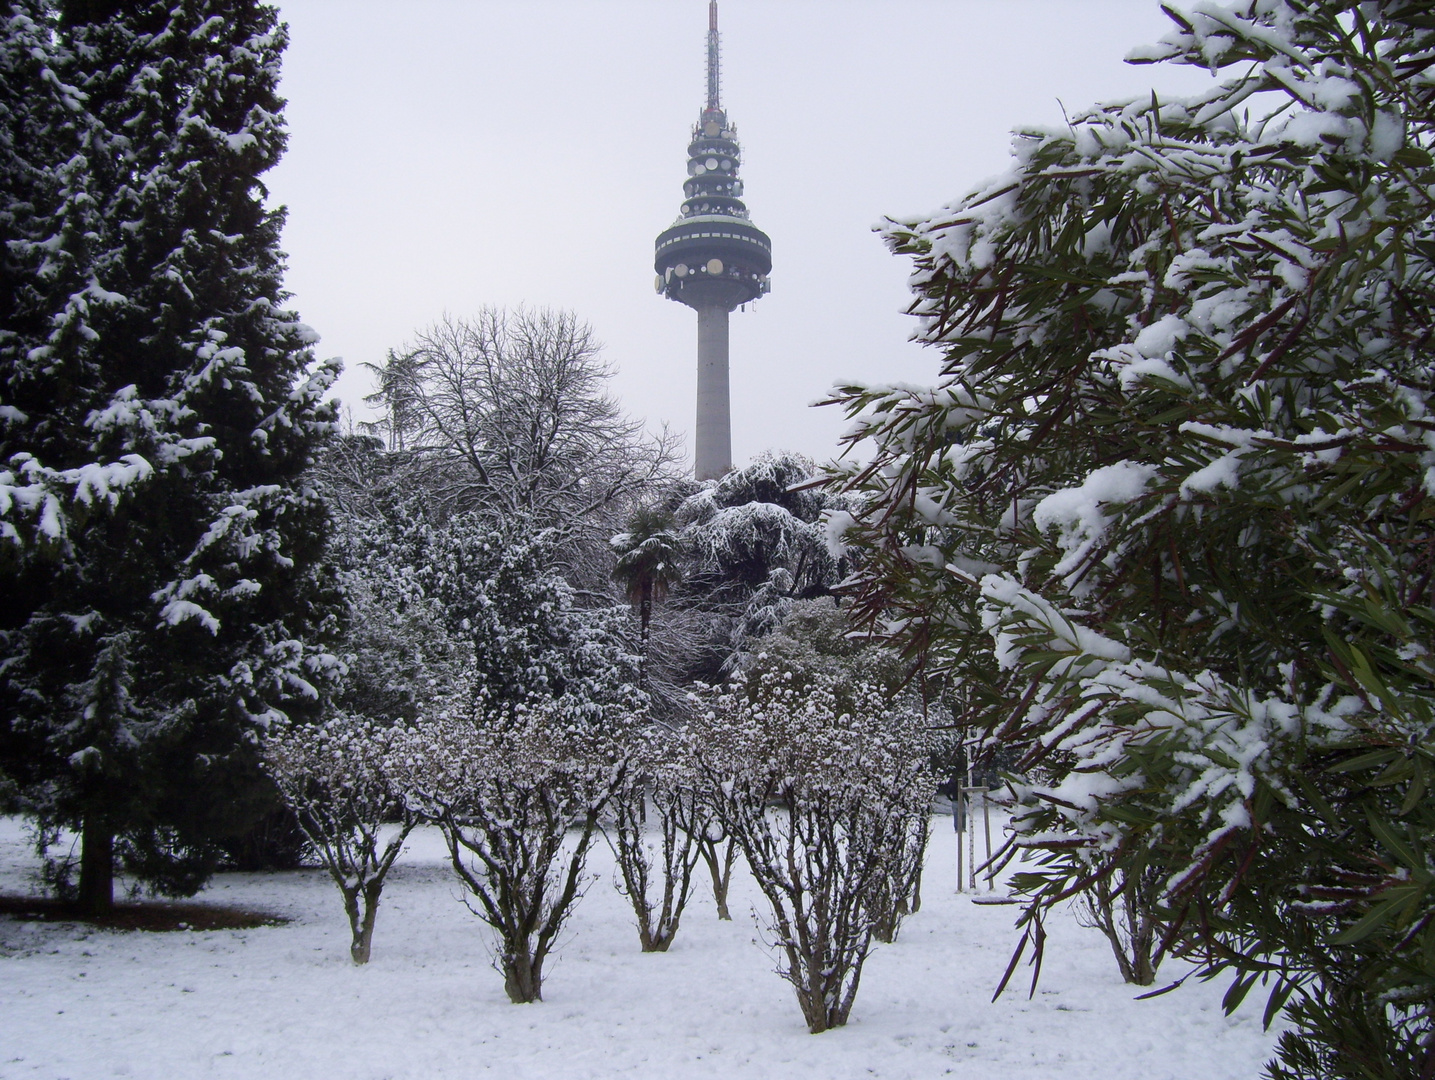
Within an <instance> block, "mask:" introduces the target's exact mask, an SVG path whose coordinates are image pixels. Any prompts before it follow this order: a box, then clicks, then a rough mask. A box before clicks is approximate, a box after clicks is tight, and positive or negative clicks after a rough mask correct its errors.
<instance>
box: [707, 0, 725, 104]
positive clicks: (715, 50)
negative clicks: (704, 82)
mask: <svg viewBox="0 0 1435 1080" xmlns="http://www.w3.org/2000/svg"><path fill="white" fill-rule="evenodd" d="M721 81H722V46H721V43H720V38H719V37H718V28H717V0H708V108H709V109H721V108H722V102H721V100H720V91H721Z"/></svg>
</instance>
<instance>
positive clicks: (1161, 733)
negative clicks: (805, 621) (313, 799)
mask: <svg viewBox="0 0 1435 1080" xmlns="http://www.w3.org/2000/svg"><path fill="white" fill-rule="evenodd" d="M1172 18H1173V19H1174V20H1175V21H1176V24H1177V29H1176V30H1175V31H1174V32H1173V33H1172V34H1171V35H1170V36H1169V37H1168V38H1167V39H1166V41H1165V43H1163V44H1162V45H1160V46H1158V47H1157V48H1156V49H1154V50H1151V51H1149V52H1148V54H1147V58H1148V59H1151V60H1174V61H1176V62H1181V63H1189V64H1193V65H1198V66H1201V67H1209V68H1218V69H1222V73H1223V74H1224V75H1225V76H1226V81H1225V82H1224V83H1222V84H1219V85H1217V84H1213V86H1212V89H1211V90H1210V92H1209V93H1207V94H1205V95H1203V96H1202V97H1200V98H1199V99H1191V100H1187V101H1182V102H1159V101H1157V100H1156V99H1154V98H1151V99H1147V100H1136V101H1133V102H1129V103H1121V104H1117V105H1113V106H1110V107H1106V108H1101V109H1096V110H1093V111H1091V112H1089V113H1087V114H1084V115H1081V116H1078V117H1076V118H1075V119H1074V121H1073V125H1072V127H1071V128H1070V130H1063V131H1060V132H1031V133H1028V134H1026V135H1025V136H1024V137H1023V138H1022V139H1021V140H1020V146H1019V148H1018V153H1017V160H1016V162H1015V165H1014V168H1013V170H1012V172H1011V173H1010V174H1009V175H1008V176H1006V177H1004V178H1003V179H1002V180H1000V181H999V182H997V183H995V184H993V185H991V186H990V187H988V188H985V189H983V190H981V191H979V192H977V193H974V194H973V195H971V196H969V197H968V198H967V199H966V200H964V201H963V202H962V203H960V204H958V205H955V206H953V207H951V208H950V209H949V210H947V211H944V212H943V213H941V214H940V215H938V216H936V217H934V218H933V219H931V220H929V221H925V222H912V223H904V224H897V223H894V224H893V225H892V227H891V229H890V230H889V237H890V241H891V243H892V245H893V247H894V248H895V249H896V250H898V251H901V252H903V253H906V254H910V255H911V256H912V257H913V258H914V259H915V261H916V265H917V274H916V276H915V277H914V286H915V289H916V292H917V300H916V302H915V303H914V308H913V310H914V312H915V313H916V314H918V315H920V316H921V317H922V319H923V330H922V335H923V337H924V339H925V340H927V341H928V342H929V343H931V344H932V345H934V346H936V347H938V348H940V349H941V350H942V352H943V354H944V360H943V369H942V383H941V385H940V386H938V387H935V388H932V389H915V388H890V387H878V388H870V389H869V388H864V387H855V386H854V387H846V388H843V389H842V390H841V391H840V392H839V399H840V400H842V401H843V402H844V403H845V404H846V405H847V407H848V408H849V410H850V411H851V412H852V413H854V414H861V415H862V417H863V420H862V422H861V423H860V424H859V425H858V426H857V427H856V428H855V429H854V434H853V437H852V442H853V443H854V445H855V444H856V443H858V442H859V441H861V440H863V439H866V438H869V437H870V438H872V439H874V440H875V443H876V446H877V452H876V455H875V457H874V458H873V459H872V460H871V461H870V462H861V463H854V464H853V465H852V466H851V467H850V468H847V469H845V470H843V471H840V472H838V473H837V474H836V475H835V476H834V480H835V481H837V482H838V483H839V484H841V485H842V486H843V487H844V488H846V489H847V490H849V491H851V492H853V493H855V494H856V495H857V496H859V497H860V498H862V499H864V500H865V503H864V504H861V505H860V506H859V507H858V509H857V510H856V511H854V519H853V521H852V522H851V523H850V527H849V528H848V529H847V530H846V535H845V539H846V541H847V542H849V543H852V544H854V545H856V546H857V547H859V549H860V551H861V553H862V557H863V560H864V561H863V563H862V567H861V571H860V574H861V577H862V587H861V598H860V608H861V612H862V614H864V615H865V616H866V617H867V618H868V619H870V620H872V621H873V622H874V623H875V624H876V625H877V626H879V627H884V626H885V628H886V629H887V630H888V631H889V632H891V633H892V634H893V636H894V637H896V638H898V639H899V640H901V641H902V642H903V644H904V645H906V646H907V647H908V648H910V649H911V650H913V651H914V652H915V653H918V654H922V655H925V656H926V657H927V658H928V660H929V662H930V663H931V664H932V665H933V667H934V668H935V669H936V670H939V671H941V672H943V673H945V674H947V675H948V676H949V677H950V678H951V681H952V686H953V691H952V694H953V696H954V697H953V699H954V703H955V704H956V705H957V707H958V710H959V712H960V714H961V715H962V716H963V718H964V719H965V720H966V721H967V722H968V723H970V724H972V725H975V726H978V727H980V728H982V729H984V730H985V731H987V732H988V733H990V734H991V735H993V736H994V737H998V738H1001V739H1003V740H1005V741H1006V742H1007V743H1008V744H1010V745H1012V746H1014V747H1017V748H1019V749H1020V750H1021V751H1022V753H1023V758H1022V760H1021V761H1019V762H1018V763H1017V767H1016V772H1017V773H1018V775H1017V776H1014V777H1013V790H1014V791H1015V792H1016V795H1017V798H1018V800H1019V813H1018V818H1017V824H1018V829H1019V835H1018V840H1017V842H1018V844H1020V845H1024V846H1027V847H1029V848H1033V849H1036V850H1037V851H1039V852H1041V861H1040V863H1039V865H1038V867H1037V868H1036V869H1033V870H1030V871H1028V872H1027V873H1025V874H1023V875H1020V876H1019V877H1018V878H1017V884H1018V887H1019V888H1020V889H1021V890H1022V891H1023V892H1025V893H1026V895H1027V899H1028V901H1029V907H1028V909H1027V919H1026V932H1027V935H1028V937H1027V941H1034V942H1035V943H1036V945H1037V949H1038V951H1039V949H1040V944H1041V941H1042V935H1041V932H1040V920H1041V917H1042V914H1043V912H1044V911H1045V910H1047V909H1048V908H1049V907H1050V906H1051V905H1053V904H1056V903H1058V902H1060V901H1062V900H1064V899H1066V898H1068V897H1070V896H1072V895H1075V894H1077V893H1080V892H1082V891H1084V890H1096V889H1098V888H1099V887H1100V884H1101V883H1102V882H1105V881H1111V882H1113V883H1119V882H1120V881H1121V880H1122V875H1124V877H1125V880H1128V881H1129V880H1146V879H1147V878H1148V876H1153V875H1154V877H1155V878H1156V879H1157V880H1159V881H1161V882H1162V888H1161V891H1160V895H1159V897H1158V898H1157V900H1156V901H1155V908H1156V910H1157V913H1158V915H1159V916H1160V918H1161V920H1162V924H1163V925H1162V928H1161V930H1162V935H1163V939H1164V942H1165V943H1166V944H1167V945H1168V946H1170V947H1172V948H1175V949H1177V950H1178V951H1181V952H1184V953H1186V954H1187V955H1189V956H1191V957H1193V958H1195V959H1197V960H1198V961H1200V962H1201V963H1202V964H1203V965H1204V973H1205V974H1207V975H1210V976H1214V975H1217V974H1225V975H1228V976H1230V977H1232V978H1233V980H1234V981H1233V982H1232V984H1231V989H1230V993H1229V994H1228V996H1227V1003H1228V1005H1229V1006H1231V1007H1234V1006H1235V1005H1236V1004H1238V1003H1239V1002H1240V1001H1241V1000H1242V998H1243V997H1245V996H1246V995H1247V993H1248V992H1250V991H1252V990H1253V989H1257V988H1259V991H1260V992H1262V993H1264V994H1266V995H1267V1003H1268V1007H1267V1018H1268V1019H1271V1018H1273V1017H1274V1016H1276V1015H1278V1014H1279V1013H1280V1011H1281V1010H1282V1008H1285V1009H1286V1013H1287V1016H1288V1018H1289V1019H1290V1020H1291V1021H1293V1024H1294V1026H1293V1028H1292V1029H1291V1030H1290V1031H1289V1032H1288V1033H1287V1034H1286V1035H1285V1036H1284V1037H1283V1039H1282V1041H1281V1047H1280V1059H1279V1060H1278V1061H1277V1062H1274V1063H1272V1065H1271V1071H1272V1075H1274V1076H1279V1077H1296V1076H1299V1077H1311V1078H1317V1077H1318V1078H1322V1080H1325V1078H1330V1080H1335V1078H1340V1080H1346V1078H1352V1080H1353V1078H1357V1077H1358V1078H1361V1080H1372V1078H1378V1080H1387V1078H1389V1080H1395V1078H1411V1080H1413V1078H1415V1077H1429V1076H1431V1075H1435V1017H1432V1008H1435V921H1432V920H1435V887H1432V886H1435V820H1432V817H1431V811H1430V810H1429V808H1428V807H1429V804H1430V799H1429V796H1428V788H1427V781H1428V778H1429V776H1430V770H1431V759H1432V754H1435V712H1432V708H1435V691H1432V683H1435V678H1432V676H1435V633H1432V631H1435V614H1432V609H1435V603H1432V599H1435V594H1432V581H1435V575H1432V570H1435V532H1432V529H1431V522H1432V520H1435V481H1432V474H1431V472H1430V471H1429V470H1430V467H1431V463H1432V460H1435V459H1432V457H1431V450H1430V447H1431V442H1430V439H1431V433H1432V431H1435V423H1432V416H1435V410H1432V404H1435V402H1432V390H1431V387H1432V385H1435V367H1432V360H1431V352H1430V347H1429V344H1430V328H1431V326H1432V325H1435V233H1432V224H1431V223H1432V220H1435V219H1432V216H1431V212H1430V211H1431V202H1430V196H1429V192H1430V190H1431V188H1432V184H1435V166H1432V158H1431V149H1432V147H1435V111H1432V105H1435V95H1432V94H1431V92H1430V85H1429V80H1428V71H1429V62H1428V56H1429V55H1430V51H1431V49H1432V48H1435V24H1432V23H1431V20H1430V16H1429V12H1428V5H1423V4H1414V3H1406V2H1390V3H1378V4H1354V3H1336V2H1294V0H1287V2H1275V3H1235V4H1230V5H1228V6H1226V7H1225V8H1224V9H1222V10H1221V11H1220V12H1217V11H1216V10H1215V9H1214V8H1212V9H1211V10H1208V11H1204V12H1203V13H1202V14H1200V15H1191V16H1185V15H1176V14H1173V15H1172ZM1112 875H1114V877H1113V876H1112Z"/></svg>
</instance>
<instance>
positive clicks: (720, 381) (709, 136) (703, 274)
mask: <svg viewBox="0 0 1435 1080" xmlns="http://www.w3.org/2000/svg"><path fill="white" fill-rule="evenodd" d="M707 76H708V85H707V105H706V106H705V107H704V109H703V111H702V113H701V114H700V115H699V116H698V122H697V123H696V124H695V125H694V126H693V137H692V142H690V143H689V144H688V179H687V182H686V183H684V184H683V195H684V196H685V197H684V199H683V207H682V213H681V215H680V216H679V218H678V220H677V221H675V222H674V223H673V224H672V226H671V227H669V228H667V229H665V230H664V231H663V232H661V233H660V234H659V235H658V239H657V240H656V241H655V247H656V252H655V258H654V262H653V266H654V269H656V270H657V272H658V279H657V290H658V292H660V293H662V294H663V295H664V296H666V297H667V298H668V299H669V300H676V301H678V302H679V303H682V304H686V305H687V306H688V307H690V308H692V309H693V310H694V311H696V312H697V313H698V409H697V438H696V440H695V446H694V475H695V476H696V477H697V478H698V479H699V480H711V479H715V478H717V477H719V476H721V475H722V474H723V473H725V472H727V471H728V470H729V469H730V468H732V407H731V403H730V399H729V392H728V315H729V313H730V312H732V311H733V309H734V308H736V307H738V306H739V305H740V304H746V303H748V302H750V301H752V300H756V299H757V298H758V297H760V296H762V295H763V294H765V293H766V292H767V291H768V274H769V273H770V272H771V271H772V241H771V240H769V239H768V238H767V234H766V233H765V232H763V231H762V230H761V229H759V228H758V227H757V226H755V225H753V223H752V222H751V221H749V220H748V215H747V206H746V205H744V203H743V201H742V197H741V196H742V181H741V180H740V179H738V165H739V164H740V162H741V160H742V152H741V150H740V148H739V147H738V143H737V128H736V127H735V126H734V125H733V124H731V123H730V122H729V121H728V118H727V113H726V112H724V111H723V107H722V100H721V85H720V84H721V53H720V43H719V38H718V28H717V0H708V56H707Z"/></svg>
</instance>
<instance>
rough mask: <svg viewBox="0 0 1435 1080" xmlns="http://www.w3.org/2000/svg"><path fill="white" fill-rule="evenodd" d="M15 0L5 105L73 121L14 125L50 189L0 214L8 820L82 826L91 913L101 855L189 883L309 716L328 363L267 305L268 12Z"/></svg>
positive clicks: (108, 865) (0, 482)
mask: <svg viewBox="0 0 1435 1080" xmlns="http://www.w3.org/2000/svg"><path fill="white" fill-rule="evenodd" d="M24 9H27V10H28V12H29V18H30V19H31V21H32V22H33V23H36V24H38V25H39V26H40V27H41V30H40V31H39V34H40V36H41V37H42V38H43V39H44V48H46V49H48V50H50V51H51V55H53V56H55V57H57V60H56V62H55V63H54V64H46V63H39V62H36V63H30V64H28V66H24V65H22V67H21V68H20V69H19V70H20V71H21V74H23V75H24V76H25V78H27V79H28V80H30V81H29V82H27V83H24V84H22V86H21V90H22V92H23V93H24V94H25V95H26V96H27V98H29V99H31V100H33V101H34V102H36V103H37V104H36V108H45V107H49V106H47V105H46V101H47V99H53V98H54V97H56V96H57V95H58V96H60V97H61V99H62V104H64V105H65V107H66V109H67V110H68V112H69V113H70V114H71V115H70V117H69V119H68V120H67V121H66V122H65V123H56V122H54V121H53V120H50V121H46V122H44V123H43V124H42V123H39V122H38V121H37V122H35V123H33V124H32V126H31V128H30V129H29V135H30V137H31V139H32V140H34V141H31V142H28V143H27V149H26V151H25V152H26V153H27V154H30V155H31V157H32V159H39V160H38V163H37V162H36V161H34V160H32V162H31V164H32V165H35V167H36V168H37V169H38V168H40V167H41V166H43V168H44V169H45V170H47V172H46V173H45V174H41V173H38V172H37V173H36V174H35V175H36V177H37V179H36V186H35V190H36V191H37V192H39V194H40V195H42V196H44V197H43V198H42V199H40V200H39V201H37V202H36V203H34V204H33V206H31V207H29V208H27V210H26V213H27V214H28V215H29V216H28V217H27V218H26V220H24V221H16V220H15V215H13V214H12V215H11V216H10V217H9V218H8V219H7V223H6V227H7V229H10V230H12V232H11V235H15V236H16V242H12V243H10V244H9V245H8V250H9V253H10V260H11V261H10V262H9V263H7V273H9V274H12V275H15V276H18V278H19V279H20V281H21V283H22V285H23V287H22V288H21V289H19V290H18V291H17V292H16V293H15V294H14V295H15V296H16V297H17V298H18V299H19V300H20V302H19V303H16V304H13V305H11V306H10V307H9V308H8V310H6V311H4V312H3V315H4V318H5V325H4V327H3V335H0V408H3V410H4V418H5V419H4V424H3V426H0V495H3V498H0V516H3V519H4V520H3V536H0V542H3V543H5V544H6V545H7V547H8V551H7V555H8V558H9V561H10V564H11V565H12V567H15V570H14V574H15V576H14V577H12V578H11V583H12V584H11V585H10V587H11V588H13V590H14V592H13V594H12V595H15V596H17V597H19V598H20V599H21V604H20V605H19V606H18V609H17V608H12V609H11V610H10V611H7V617H8V618H9V619H10V621H9V622H7V623H6V625H5V627H4V630H3V633H4V653H5V662H4V693H5V696H6V710H5V711H6V720H5V726H6V733H5V740H4V745H5V753H6V756H7V759H8V760H9V762H10V763H11V765H12V769H13V771H15V772H16V773H17V774H18V779H19V780H20V783H21V785H22V787H23V789H24V793H25V795H26V798H27V799H28V800H29V802H30V805H31V808H32V809H33V810H34V811H35V812H36V813H37V814H38V815H39V816H40V817H41V819H42V820H44V821H46V822H52V823H60V824H64V825H66V826H69V827H72V828H74V829H77V830H79V831H80V832H81V833H82V834H83V847H82V854H81V880H80V890H81V894H82V900H83V901H84V902H85V903H86V904H87V905H89V906H91V907H95V908H101V907H104V906H106V905H107V904H108V903H109V902H110V898H111V895H112V893H111V880H112V872H113V866H114V859H115V856H116V855H119V856H122V857H123V859H124V861H125V863H126V864H127V866H128V867H129V868H130V869H131V870H132V871H133V872H135V873H136V874H138V875H139V876H140V877H141V878H143V879H145V880H147V881H148V882H149V883H150V884H152V885H153V886H155V887H158V888H161V889H164V890H167V891H172V892H186V891H191V890H192V889H193V888H195V887H196V886H197V885H198V883H199V882H200V881H201V880H202V879H203V877H204V875H205V874H206V873H207V871H208V869H209V867H210V866H211V865H212V862H213V859H214V856H215V854H216V851H217V849H216V840H217V839H218V838H220V837H222V836H224V835H226V834H229V833H231V832H233V831H235V830H236V829H238V828H240V827H242V826H243V824H244V823H245V820H246V818H247V816H248V815H249V814H250V813H251V812H252V810H253V809H254V806H255V804H256V803H257V802H258V801H260V800H261V799H262V797H263V796H262V790H263V789H262V786H261V784H260V774H259V772H258V769H257V754H258V741H257V738H256V735H257V733H258V731H259V730H261V729H262V728H263V727H264V726H265V725H267V724H268V723H270V722H271V721H273V720H275V719H280V718H283V717H285V716H288V715H291V714H293V715H297V714H303V713H306V712H308V711H311V710H313V709H314V708H315V707H316V705H317V703H318V698H319V692H320V687H321V686H322V684H323V682H324V681H325V679H326V678H327V672H328V669H329V668H330V667H331V665H332V660H331V659H330V658H328V657H327V655H326V654H325V653H323V652H322V651H320V650H318V649H317V648H316V643H317V641H318V638H319V636H320V635H321V634H322V628H323V626H324V624H325V620H326V619H328V618H329V613H330V611H331V609H332V602H331V593H332V588H331V585H330V582H329V581H328V579H327V577H326V576H325V575H324V574H322V573H321V572H319V571H318V570H317V569H316V565H317V560H318V556H319V555H320V553H321V551H322V548H323V543H324V534H325V516H324V511H323V506H322V503H321V502H320V500H319V499H318V497H317V495H316V494H315V492H314V491H313V490H312V488H311V487H310V486H309V485H308V484H307V483H306V481H305V480H304V477H303V472H304V470H305V468H306V467H307V466H308V465H309V463H310V458H311V455H312V452H313V449H314V447H315V445H316V444H317V442H318V441H319V440H320V439H322V438H324V437H325V436H326V435H327V434H328V433H329V431H330V430H331V428H332V416H331V412H330V409H329V408H328V407H326V406H324V405H323V404H321V400H320V399H321V397H322V395H323V393H324V391H325V390H326V388H327V387H328V385H329V383H330V382H331V381H332V377H333V369H332V368H331V367H327V366H321V367H318V368H315V367H314V365H313V359H312V354H311V352H310V346H311V345H312V343H313V341H314V340H315V339H314V335H313V333H312V332H311V331H309V330H308V329H307V328H306V327H304V326H303V325H302V324H300V323H299V322H298V321H297V319H296V318H295V316H294V315H293V314H292V313H290V312H288V311H286V310H284V308H283V306H282V305H283V300H284V294H283V291H282V288H281V276H282V271H283V265H282V254H281V252H280V251H279V248H278V241H279V230H280V226H281V224H282V219H283V215H282V211H279V210H274V209H271V208H268V207H266V206H265V203H264V198H265V190H264V187H263V185H262V183H261V182H260V179H259V177H260V176H261V175H262V173H263V172H265V171H266V170H267V169H268V168H270V167H271V166H272V165H273V164H274V162H275V161H276V160H277V159H278V157H279V155H280V153H281V152H282V150H283V147H284V140H285V135H284V131H283V124H282V115H281V110H282V105H283V102H282V101H281V100H280V99H279V97H278V95H277V83H278V74H279V57H280V54H281V53H282V51H283V48H284V44H285V33H284V30H283V28H282V27H281V26H280V25H279V24H278V20H277V16H276V13H275V11H274V10H273V9H272V8H270V7H267V6H264V5H262V4H259V3H255V2H250V0H226V2H208V0H174V2H170V0H166V2H164V3H136V4H125V5H113V4H112V5H88V4H81V3H72V4H58V5H56V4H43V3H35V4H30V5H25V6H24ZM21 10H22V9H17V8H12V13H13V12H16V11H21ZM17 19H19V16H18V15H15V16H13V17H12V18H11V20H10V21H9V22H8V23H7V31H8V32H9V33H10V34H11V35H12V41H13V40H14V35H18V34H22V33H30V32H31V31H29V30H28V29H26V28H25V26H24V24H23V23H22V22H20V21H17ZM11 55H13V49H12V51H11ZM32 55H35V54H33V53H32ZM39 55H43V53H41V54H39ZM7 87H8V84H7ZM62 88H63V89H62ZM54 112H56V110H54V109H53V108H51V113H54ZM32 115H33V114H32ZM7 195H8V192H7ZM12 209H13V204H12ZM12 280H15V277H12Z"/></svg>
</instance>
